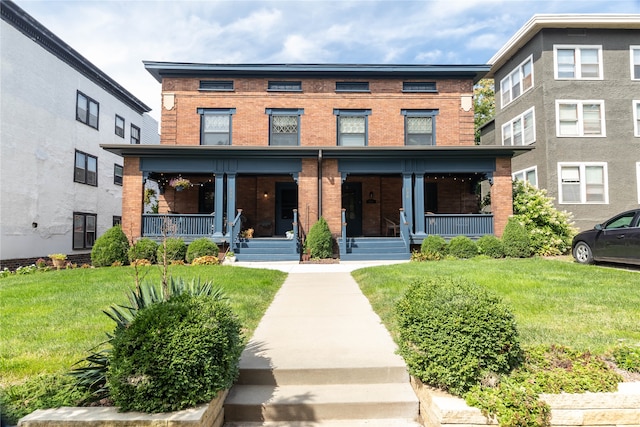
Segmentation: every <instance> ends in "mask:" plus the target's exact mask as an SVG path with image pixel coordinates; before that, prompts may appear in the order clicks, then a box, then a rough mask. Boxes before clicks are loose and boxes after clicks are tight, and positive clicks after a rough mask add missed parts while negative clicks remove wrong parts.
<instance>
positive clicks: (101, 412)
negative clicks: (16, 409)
mask: <svg viewBox="0 0 640 427" xmlns="http://www.w3.org/2000/svg"><path fill="white" fill-rule="evenodd" d="M227 393H228V390H225V391H224V392H221V393H218V396H217V397H216V398H215V399H213V400H212V401H211V402H210V403H209V404H204V405H199V406H197V407H195V408H190V409H185V410H184V411H177V412H169V413H165V414H145V413H141V412H118V408H115V407H93V408H70V407H65V408H57V409H39V410H37V411H35V412H32V413H31V414H29V415H27V416H26V417H24V418H22V419H21V420H20V421H19V422H18V427H78V426H82V427H131V426H136V427H222V424H223V423H224V407H223V404H224V400H225V398H226V397H227Z"/></svg>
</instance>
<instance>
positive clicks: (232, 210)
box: [225, 173, 236, 234]
mask: <svg viewBox="0 0 640 427" xmlns="http://www.w3.org/2000/svg"><path fill="white" fill-rule="evenodd" d="M235 217H236V174H235V173H230V174H227V230H226V231H225V234H230V233H231V226H230V225H229V224H231V222H232V221H233V220H234V219H235Z"/></svg>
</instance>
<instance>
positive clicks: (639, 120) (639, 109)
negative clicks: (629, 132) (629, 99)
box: [633, 101, 640, 136]
mask: <svg viewBox="0 0 640 427" xmlns="http://www.w3.org/2000/svg"><path fill="white" fill-rule="evenodd" d="M633 134H634V135H635V136H640V101H633Z"/></svg>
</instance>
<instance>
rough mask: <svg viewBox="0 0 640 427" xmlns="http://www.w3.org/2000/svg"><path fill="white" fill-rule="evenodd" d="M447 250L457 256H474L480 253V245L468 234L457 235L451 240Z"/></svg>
mask: <svg viewBox="0 0 640 427" xmlns="http://www.w3.org/2000/svg"><path fill="white" fill-rule="evenodd" d="M447 252H448V254H449V255H451V256H454V257H456V258H473V257H474V256H476V255H478V247H477V246H476V243H475V242H474V241H473V240H471V239H470V238H468V237H467V236H456V237H454V238H453V239H451V240H450V241H449V245H448V246H447Z"/></svg>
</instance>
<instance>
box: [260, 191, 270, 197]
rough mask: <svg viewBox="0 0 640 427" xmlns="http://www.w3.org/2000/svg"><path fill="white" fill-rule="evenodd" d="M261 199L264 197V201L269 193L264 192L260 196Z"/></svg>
mask: <svg viewBox="0 0 640 427" xmlns="http://www.w3.org/2000/svg"><path fill="white" fill-rule="evenodd" d="M262 197H264V198H265V199H266V198H267V197H269V193H267V192H266V191H265V192H264V194H263V195H262Z"/></svg>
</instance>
